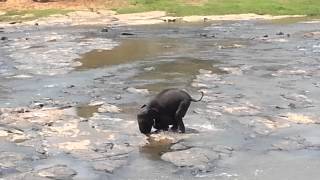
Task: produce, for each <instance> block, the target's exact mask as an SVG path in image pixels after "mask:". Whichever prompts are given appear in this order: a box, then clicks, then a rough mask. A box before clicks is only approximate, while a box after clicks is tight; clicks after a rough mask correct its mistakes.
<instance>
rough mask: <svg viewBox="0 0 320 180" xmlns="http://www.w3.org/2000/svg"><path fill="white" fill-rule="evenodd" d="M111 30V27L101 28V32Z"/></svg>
mask: <svg viewBox="0 0 320 180" xmlns="http://www.w3.org/2000/svg"><path fill="white" fill-rule="evenodd" d="M108 31H109V28H103V29H101V32H108Z"/></svg>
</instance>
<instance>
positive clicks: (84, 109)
mask: <svg viewBox="0 0 320 180" xmlns="http://www.w3.org/2000/svg"><path fill="white" fill-rule="evenodd" d="M99 107H100V106H89V105H83V106H78V107H76V112H77V113H76V114H77V115H78V116H79V117H82V118H90V117H92V116H93V114H94V113H96V112H98V109H99Z"/></svg>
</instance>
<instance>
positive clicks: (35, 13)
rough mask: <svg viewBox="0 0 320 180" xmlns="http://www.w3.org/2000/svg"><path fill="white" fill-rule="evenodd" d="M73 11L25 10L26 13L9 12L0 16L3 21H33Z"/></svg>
mask: <svg viewBox="0 0 320 180" xmlns="http://www.w3.org/2000/svg"><path fill="white" fill-rule="evenodd" d="M68 12H71V10H62V9H44V10H24V11H8V12H6V14H3V15H0V22H1V21H18V20H32V19H37V18H41V17H47V16H50V15H53V14H66V13H68Z"/></svg>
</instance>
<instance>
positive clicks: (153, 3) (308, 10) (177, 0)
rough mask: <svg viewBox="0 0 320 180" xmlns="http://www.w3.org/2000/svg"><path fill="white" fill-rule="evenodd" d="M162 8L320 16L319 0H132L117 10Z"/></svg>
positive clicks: (182, 12)
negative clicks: (190, 1) (200, 0)
mask: <svg viewBox="0 0 320 180" xmlns="http://www.w3.org/2000/svg"><path fill="white" fill-rule="evenodd" d="M154 10H162V11H166V12H168V13H170V14H174V15H177V16H187V15H221V14H241V13H256V14H271V15H309V16H314V15H320V0H207V1H206V2H205V3H199V4H196V5H192V4H187V3H183V1H182V0H131V6H130V7H125V8H120V9H118V12H119V13H132V12H143V11H154Z"/></svg>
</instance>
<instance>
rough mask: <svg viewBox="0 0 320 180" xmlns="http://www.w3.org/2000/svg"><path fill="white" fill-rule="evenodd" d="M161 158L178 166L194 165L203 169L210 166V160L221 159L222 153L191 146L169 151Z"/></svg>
mask: <svg viewBox="0 0 320 180" xmlns="http://www.w3.org/2000/svg"><path fill="white" fill-rule="evenodd" d="M161 159H163V160H165V161H168V162H171V163H173V164H174V165H176V166H178V167H194V168H199V169H202V170H205V169H208V167H210V162H212V161H214V160H218V159H220V154H219V153H218V152H215V151H211V150H208V149H204V148H198V147H195V148H190V149H187V150H182V151H175V152H167V153H165V154H163V155H162V156H161Z"/></svg>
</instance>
